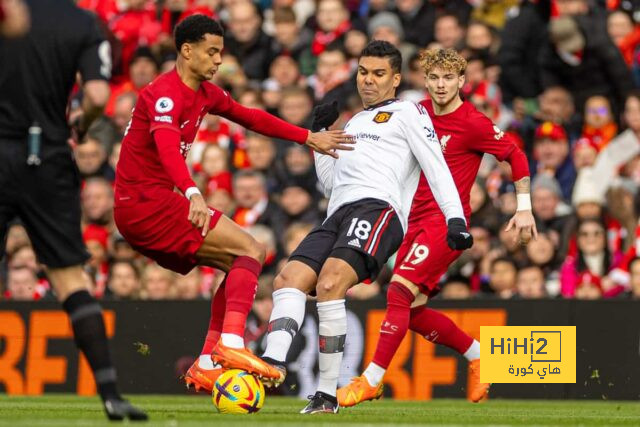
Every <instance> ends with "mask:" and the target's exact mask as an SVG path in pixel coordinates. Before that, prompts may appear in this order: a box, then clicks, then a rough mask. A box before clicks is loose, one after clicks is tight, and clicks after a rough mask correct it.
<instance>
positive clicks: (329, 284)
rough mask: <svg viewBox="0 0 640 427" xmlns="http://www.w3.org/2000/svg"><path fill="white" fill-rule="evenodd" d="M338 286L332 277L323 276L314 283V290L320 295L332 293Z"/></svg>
mask: <svg viewBox="0 0 640 427" xmlns="http://www.w3.org/2000/svg"><path fill="white" fill-rule="evenodd" d="M338 288H339V283H338V281H337V280H336V279H335V278H333V277H323V278H321V279H319V280H318V284H317V285H316V292H317V293H318V296H320V295H332V294H334V293H335V292H336V291H337V290H338Z"/></svg>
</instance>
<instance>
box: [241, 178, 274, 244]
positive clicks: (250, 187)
mask: <svg viewBox="0 0 640 427" xmlns="http://www.w3.org/2000/svg"><path fill="white" fill-rule="evenodd" d="M233 194H234V196H235V199H236V203H237V207H236V210H235V212H234V213H233V215H232V219H233V220H234V221H235V222H236V223H237V224H239V225H240V226H241V227H249V226H252V225H254V224H263V225H266V226H268V227H271V229H272V230H273V231H274V232H275V233H276V235H277V236H281V235H282V233H284V228H285V221H286V219H285V216H284V214H283V212H282V210H281V209H280V207H279V206H278V205H277V204H275V203H273V202H272V201H271V200H269V194H268V193H267V185H266V180H265V177H264V176H263V175H262V174H261V173H260V172H255V171H240V172H237V173H236V174H235V176H234V177H233Z"/></svg>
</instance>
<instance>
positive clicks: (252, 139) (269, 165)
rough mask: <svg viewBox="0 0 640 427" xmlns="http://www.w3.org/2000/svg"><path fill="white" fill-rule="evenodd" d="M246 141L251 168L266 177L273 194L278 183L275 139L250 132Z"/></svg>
mask: <svg viewBox="0 0 640 427" xmlns="http://www.w3.org/2000/svg"><path fill="white" fill-rule="evenodd" d="M246 143H247V158H248V159H249V165H250V168H251V170H254V171H256V172H260V173H261V174H262V175H263V176H264V177H265V179H266V181H267V191H268V192H269V194H271V193H272V192H274V191H275V190H276V187H277V185H278V183H277V180H276V176H275V173H276V172H275V160H276V147H275V145H274V143H273V140H272V139H271V138H269V137H268V136H264V135H261V134H259V133H255V132H248V133H247V136H246Z"/></svg>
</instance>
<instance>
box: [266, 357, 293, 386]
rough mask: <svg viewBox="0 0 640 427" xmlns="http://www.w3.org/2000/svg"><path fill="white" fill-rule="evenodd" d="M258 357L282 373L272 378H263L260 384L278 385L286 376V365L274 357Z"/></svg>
mask: <svg viewBox="0 0 640 427" xmlns="http://www.w3.org/2000/svg"><path fill="white" fill-rule="evenodd" d="M260 359H262V361H263V362H265V363H268V364H269V365H271V366H273V367H274V368H276V369H277V370H278V371H280V373H281V374H282V376H281V377H280V378H274V379H265V380H263V381H262V384H264V385H265V386H266V387H270V388H271V387H279V386H280V384H282V382H283V381H284V379H285V378H286V377H287V367H286V366H285V365H284V363H283V362H280V361H278V360H276V359H272V358H270V357H264V356H262V357H260Z"/></svg>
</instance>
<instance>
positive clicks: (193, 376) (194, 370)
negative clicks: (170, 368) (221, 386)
mask: <svg viewBox="0 0 640 427" xmlns="http://www.w3.org/2000/svg"><path fill="white" fill-rule="evenodd" d="M224 371H226V369H224V368H222V367H217V368H214V369H204V368H201V367H200V365H198V359H196V361H195V362H193V365H191V367H190V368H189V370H188V371H187V373H186V374H185V375H184V382H185V384H186V385H187V388H190V387H191V386H194V387H195V389H196V392H199V391H200V390H202V391H206V392H207V393H211V391H212V390H213V385H214V384H215V383H216V381H217V380H218V377H219V376H220V375H221V374H222V373H223V372H224Z"/></svg>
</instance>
